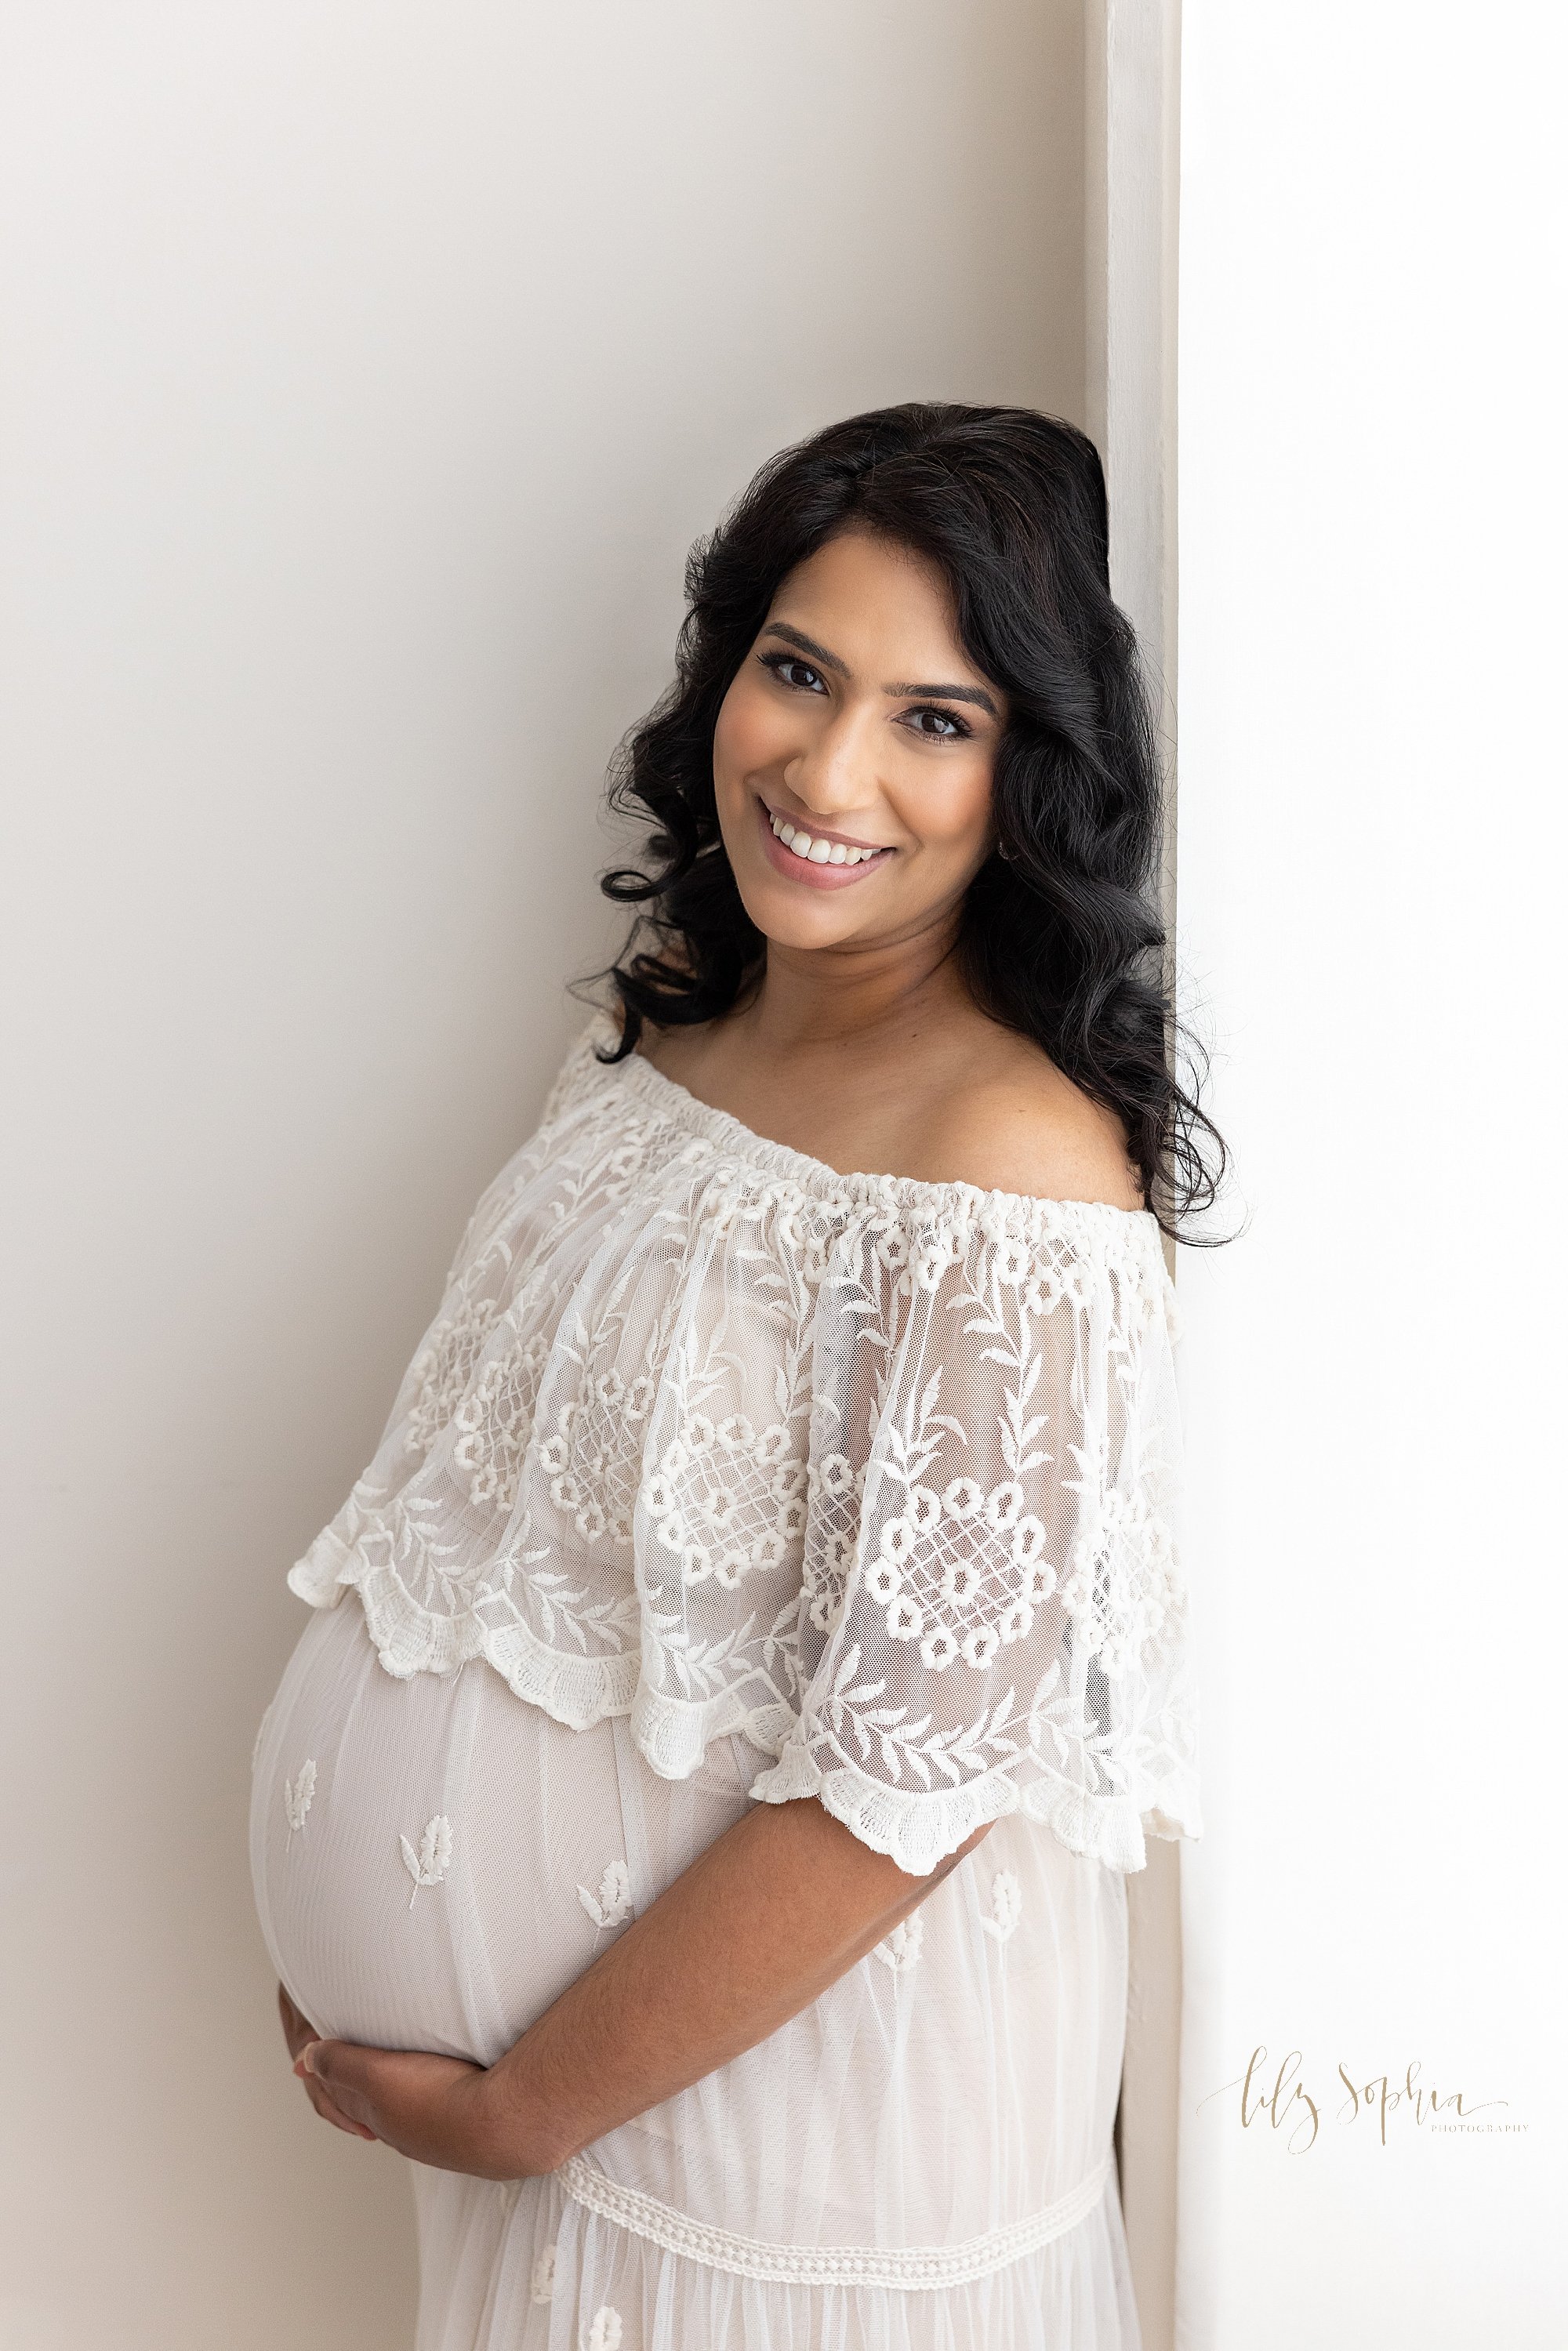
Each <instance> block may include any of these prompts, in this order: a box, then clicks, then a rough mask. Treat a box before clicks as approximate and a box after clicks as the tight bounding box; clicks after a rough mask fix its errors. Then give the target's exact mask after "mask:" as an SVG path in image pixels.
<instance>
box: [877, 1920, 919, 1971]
mask: <svg viewBox="0 0 1568 2351" xmlns="http://www.w3.org/2000/svg"><path fill="white" fill-rule="evenodd" d="M924 1941H925V1920H924V1918H922V1917H921V1916H920V1913H919V1911H918V1910H916V1911H915V1912H914V1913H913V1915H912V1916H911V1917H907V1918H901V1919H900V1920H899V1922H898V1924H897V1926H896V1927H895V1928H894V1929H893V1932H892V1933H891V1934H890V1935H885V1936H883V1939H882V1941H881V1942H880V1943H878V1944H877V1946H876V1956H877V1958H878V1959H880V1960H881V1961H882V1963H883V1967H884V1968H891V1969H892V1970H893V1971H894V1974H895V1975H907V1973H908V1972H909V1970H910V1969H911V1968H913V1967H914V1966H915V1964H916V1963H917V1961H918V1959H919V1958H920V1946H921V1944H922V1943H923V1942H924Z"/></svg>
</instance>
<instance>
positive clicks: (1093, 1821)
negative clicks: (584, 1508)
mask: <svg viewBox="0 0 1568 2351" xmlns="http://www.w3.org/2000/svg"><path fill="white" fill-rule="evenodd" d="M287 1581H288V1587H289V1590H290V1591H291V1592H293V1593H295V1594H296V1595H297V1596H298V1598H299V1599H301V1600H305V1601H308V1603H309V1604H310V1605H311V1606H312V1607H314V1608H331V1607H335V1606H336V1605H337V1604H338V1603H339V1601H340V1600H341V1598H342V1596H343V1594H344V1593H345V1592H350V1591H351V1592H353V1593H356V1594H357V1596H358V1598H359V1601H360V1604H361V1607H362V1609H363V1610H364V1616H365V1625H366V1630H367V1631H368V1633H369V1635H370V1637H371V1646H373V1647H374V1649H375V1652H376V1655H377V1657H378V1658H379V1659H380V1661H381V1664H382V1666H383V1667H384V1668H385V1669H386V1671H387V1672H388V1673H389V1674H392V1675H393V1676H394V1677H396V1678H397V1679H398V1680H400V1681H408V1680H412V1679H413V1676H414V1675H415V1674H449V1673H455V1672H456V1670H457V1668H458V1667H460V1666H462V1665H465V1664H466V1663H467V1662H468V1661H469V1659H471V1658H474V1657H482V1658H483V1659H484V1660H485V1662H486V1664H487V1665H489V1666H490V1667H493V1668H494V1669H495V1671H496V1672H497V1673H498V1674H499V1675H500V1677H501V1678H502V1680H503V1681H504V1682H505V1683H506V1684H507V1687H508V1688H509V1689H510V1690H511V1691H512V1693H513V1694H514V1696H515V1697H517V1698H521V1699H522V1700H523V1701H524V1703H525V1704H527V1705H529V1706H537V1707H538V1708H539V1710H540V1711H541V1713H544V1714H548V1715H549V1717H550V1719H552V1720H553V1721H555V1722H559V1723H561V1724H563V1725H564V1726H565V1728H566V1729H569V1730H591V1729H594V1728H595V1727H596V1725H598V1724H599V1723H601V1722H605V1721H608V1720H610V1719H612V1718H626V1717H630V1720H631V1731H632V1744H633V1745H634V1746H635V1747H636V1749H637V1750H638V1752H639V1753H640V1754H641V1756H642V1757H643V1761H644V1762H645V1763H646V1764H647V1765H648V1768H649V1770H650V1771H653V1772H656V1773H657V1775H658V1777H659V1778H660V1779H662V1780H686V1779H689V1778H690V1777H691V1775H692V1774H693V1772H694V1771H697V1770H698V1769H699V1768H700V1767H701V1765H702V1763H703V1761H704V1759H705V1757H706V1753H707V1750H708V1748H709V1747H710V1746H711V1745H712V1744H713V1743H714V1741H715V1740H720V1739H727V1738H729V1737H731V1736H733V1735H735V1734H737V1733H738V1734H739V1735H740V1736H741V1737H742V1738H744V1739H746V1740H747V1742H748V1743H749V1744H750V1745H751V1746H753V1747H755V1748H757V1749H758V1750H760V1751H761V1752H762V1753H763V1754H766V1755H771V1756H774V1757H776V1758H777V1761H775V1762H773V1763H772V1764H770V1765H769V1766H768V1769H767V1770H766V1771H762V1772H760V1773H759V1774H758V1777H757V1778H756V1780H754V1781H753V1782H752V1784H751V1787H750V1789H749V1791H748V1793H749V1794H750V1796H751V1797H752V1799H753V1801H754V1802H758V1803H767V1804H787V1803H789V1802H793V1801H794V1800H795V1799H796V1798H797V1797H800V1796H815V1797H817V1798H818V1799H819V1801H820V1802H821V1804H822V1806H823V1808H824V1810H825V1811H827V1812H830V1813H832V1815H833V1817H834V1819H835V1820H838V1821H841V1822H842V1823H843V1825H844V1826H845V1827H846V1828H847V1829H849V1830H850V1831H851V1833H852V1834H853V1835H854V1836H855V1837H857V1838H858V1839H859V1840H860V1842H861V1844H864V1845H867V1846H869V1847H870V1848H871V1850H872V1851H873V1853H881V1854H885V1855H887V1857H888V1858H889V1860H891V1861H894V1862H896V1863H897V1865H898V1866H899V1868H900V1869H902V1870H904V1871H905V1872H906V1873H907V1874H908V1875H909V1876H913V1877H925V1876H929V1874H930V1872H931V1871H932V1870H933V1869H935V1868H936V1865H937V1864H938V1863H939V1862H942V1861H944V1860H946V1857H947V1855H949V1854H951V1853H954V1852H956V1850H957V1848H958V1846H959V1845H961V1844H964V1842H965V1841H966V1839H967V1838H968V1837H970V1836H972V1835H973V1834H974V1833H975V1831H976V1830H977V1829H979V1828H983V1827H986V1826H988V1824H989V1823H991V1822H992V1821H997V1820H1001V1819H1003V1818H1004V1817H1006V1816H1007V1815H1008V1814H1009V1813H1017V1812H1021V1813H1024V1814H1025V1815H1026V1816H1027V1817H1028V1818H1029V1819H1030V1820H1033V1821H1038V1822H1039V1823H1040V1825H1041V1826H1042V1827H1045V1828H1048V1829H1050V1830H1051V1833H1052V1834H1053V1835H1054V1836H1055V1837H1056V1838H1057V1840H1058V1842H1059V1843H1060V1844H1062V1845H1064V1846H1065V1847H1066V1848H1067V1850H1068V1851H1069V1852H1070V1853H1075V1854H1082V1855H1084V1857H1085V1858H1087V1859H1089V1860H1092V1861H1101V1862H1103V1863H1105V1864H1106V1865H1107V1866H1108V1867H1110V1868H1112V1869H1114V1870H1117V1871H1119V1872H1121V1873H1123V1874H1124V1875H1130V1874H1131V1873H1133V1872H1134V1871H1137V1870H1140V1869H1142V1868H1144V1867H1145V1864H1146V1860H1147V1853H1146V1848H1145V1833H1147V1834H1149V1835H1152V1836H1156V1837H1160V1838H1165V1839H1176V1838H1182V1837H1197V1836H1200V1835H1201V1834H1202V1833H1203V1829H1202V1822H1201V1819H1200V1817H1199V1813H1198V1806H1197V1793H1196V1789H1195V1788H1194V1787H1192V1786H1190V1785H1180V1786H1175V1787H1173V1786H1171V1785H1168V1784H1167V1785H1166V1786H1165V1787H1163V1788H1162V1790H1161V1793H1160V1797H1159V1799H1158V1800H1156V1799H1155V1798H1154V1797H1153V1796H1152V1795H1151V1797H1150V1799H1149V1801H1148V1802H1146V1803H1145V1804H1144V1805H1143V1806H1142V1807H1141V1808H1140V1806H1139V1804H1138V1803H1136V1802H1134V1800H1133V1799H1132V1798H1131V1797H1128V1796H1112V1797H1107V1796H1094V1795H1091V1794H1088V1793H1087V1792H1085V1791H1084V1790H1082V1788H1077V1787H1074V1786H1073V1785H1072V1784H1071V1782H1068V1781H1066V1780H1062V1779H1060V1778H1056V1777H1053V1776H1051V1775H1050V1774H1048V1773H1046V1772H1041V1773H1040V1775H1039V1776H1038V1777H1036V1778H1035V1779H1033V1780H1031V1781H1030V1782H1029V1783H1028V1784H1027V1785H1026V1786H1024V1787H1021V1788H1020V1787H1019V1784H1018V1782H1016V1781H1014V1780H1011V1779H1009V1777H1008V1776H1007V1774H1006V1773H1005V1772H1000V1771H998V1772H991V1773H989V1774H988V1775H987V1777H985V1778H984V1779H981V1780H976V1781H973V1782H970V1784H969V1785H968V1786H967V1787H965V1788H953V1789H946V1790H935V1791H929V1792H926V1791H923V1792H920V1793H918V1794H912V1793H908V1792H904V1791H902V1790H899V1789H895V1788H889V1787H887V1786H885V1785H883V1783H882V1782H878V1781H874V1780H870V1779H867V1778H866V1777H865V1776H864V1774H863V1773H862V1772H860V1771H856V1770H855V1769H854V1768H853V1767H852V1765H848V1764H840V1765H838V1766H837V1767H836V1768H833V1769H831V1770H828V1771H823V1770H822V1769H821V1766H820V1765H819V1764H818V1763H817V1762H816V1761H814V1759H813V1758H812V1756H811V1755H810V1752H809V1750H808V1746H807V1735H806V1732H805V1729H804V1728H803V1726H802V1724H801V1721H800V1717H799V1716H798V1715H797V1714H796V1713H795V1712H794V1711H793V1710H792V1708H789V1707H788V1706H785V1705H781V1704H780V1703H779V1702H778V1701H777V1700H769V1701H768V1702H766V1703H764V1704H762V1705H760V1706H758V1705H751V1704H748V1703H747V1699H746V1697H745V1694H744V1693H743V1692H740V1691H733V1690H732V1691H727V1692H726V1693H724V1694H723V1695H722V1696H720V1697H718V1698H709V1699H706V1700H705V1701H703V1702H701V1703H698V1704H694V1703H692V1702H691V1701H689V1700H683V1699H678V1698H670V1697H668V1696H666V1695H665V1694H664V1692H662V1691H659V1690H655V1689H653V1688H651V1687H649V1686H648V1684H647V1683H646V1682H644V1681H643V1675H642V1659H641V1656H639V1654H638V1652H637V1651H636V1650H623V1651H621V1652H618V1653H617V1654H615V1655H613V1656H603V1657H574V1656H567V1655H566V1654H564V1653H563V1652H562V1651H561V1650H559V1649H552V1648H550V1647H549V1646H548V1645H547V1644H546V1643H545V1642H543V1641H540V1640H539V1639H538V1637H537V1635H534V1634H533V1633H531V1632H529V1630H528V1626H527V1625H523V1624H520V1623H518V1622H517V1621H515V1620H514V1621H513V1622H512V1623H510V1624H508V1625H500V1626H494V1625H484V1624H482V1623H481V1622H480V1621H479V1620H478V1618H477V1617H476V1616H472V1615H470V1616H466V1617H463V1618H457V1617H452V1616H441V1615H436V1614H434V1613H432V1612H431V1611H429V1610H427V1609H423V1608H421V1607H419V1606H418V1604H417V1603H415V1602H414V1601H413V1600H411V1599H410V1597H409V1595H408V1593H407V1592H406V1591H405V1590H404V1589H403V1587H402V1584H401V1583H398V1581H397V1579H396V1578H395V1576H393V1575H392V1574H391V1573H389V1572H388V1571H387V1570H386V1569H385V1568H382V1567H377V1566H374V1565H372V1564H371V1562H368V1561H366V1560H365V1559H364V1558H363V1557H362V1556H361V1554H360V1553H359V1552H355V1551H353V1550H352V1549H351V1548H350V1546H349V1545H348V1544H347V1543H345V1542H344V1541H342V1539H341V1538H340V1536H338V1535H337V1534H335V1533H334V1532H333V1531H331V1530H330V1529H327V1530H326V1531H324V1532H323V1533H322V1534H321V1535H320V1536H319V1537H318V1538H317V1541H315V1542H314V1543H313V1544H312V1545H311V1547H310V1550H309V1551H308V1552H307V1553H306V1555H305V1557H304V1558H303V1559H302V1560H300V1561H298V1562H297V1564H296V1565H295V1566H294V1567H292V1568H290V1570H289V1572H288V1578H287Z"/></svg>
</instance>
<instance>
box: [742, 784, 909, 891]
mask: <svg viewBox="0 0 1568 2351" xmlns="http://www.w3.org/2000/svg"><path fill="white" fill-rule="evenodd" d="M757 821H758V825H759V826H760V827H761V831H762V853H763V855H764V856H765V857H766V858H767V860H768V863H769V865H771V866H772V868H773V870H774V872H776V873H781V874H782V875H783V876H784V878H785V880H786V881H788V882H801V883H804V884H805V885H806V887H807V889H809V890H847V889H849V887H850V886H851V884H852V883H855V882H863V881H864V880H865V877H866V875H867V874H868V873H876V872H880V871H881V869H882V867H883V866H884V865H885V864H886V863H887V861H888V859H889V858H890V857H891V856H892V855H893V854H894V852H893V851H892V850H891V849H878V850H873V852H872V853H871V855H870V856H866V855H864V854H863V853H862V857H861V861H860V862H859V863H858V864H856V865H829V864H820V863H818V862H816V860H814V859H812V858H810V857H801V856H799V855H797V853H796V852H795V851H794V850H793V849H791V848H789V845H788V844H787V843H786V842H785V841H780V840H779V836H778V834H777V833H776V832H775V831H774V830H773V819H772V817H771V815H770V814H769V812H768V805H767V803H766V801H764V800H758V803H757ZM829 838H830V839H831V835H830V836H829Z"/></svg>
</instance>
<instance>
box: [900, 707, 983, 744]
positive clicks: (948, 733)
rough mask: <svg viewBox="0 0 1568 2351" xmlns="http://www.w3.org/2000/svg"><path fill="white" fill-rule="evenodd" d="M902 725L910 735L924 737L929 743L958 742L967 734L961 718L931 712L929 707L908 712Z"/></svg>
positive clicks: (944, 712) (949, 714)
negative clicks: (907, 729)
mask: <svg viewBox="0 0 1568 2351" xmlns="http://www.w3.org/2000/svg"><path fill="white" fill-rule="evenodd" d="M904 723H905V725H906V726H908V727H909V730H910V732H911V734H914V735H924V736H925V739H926V740H927V742H930V743H948V742H956V741H959V740H961V739H962V737H965V736H966V735H967V733H968V732H969V730H968V728H967V726H965V724H964V722H963V720H962V719H961V718H955V717H954V716H952V715H951V713H950V712H948V711H946V710H933V709H931V708H930V707H929V706H927V707H925V708H923V709H919V710H912V711H910V712H909V713H908V715H907V717H906V719H905V721H904Z"/></svg>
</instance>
